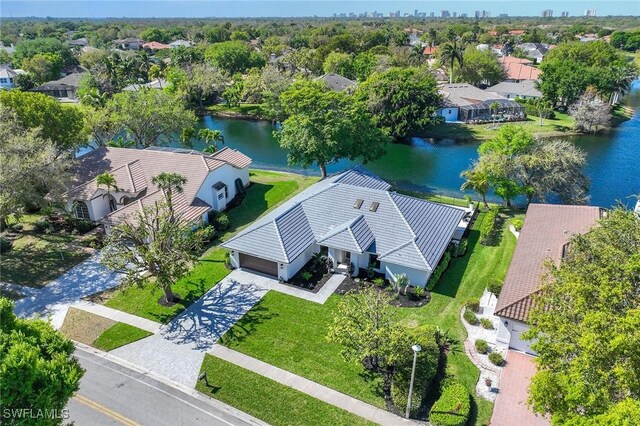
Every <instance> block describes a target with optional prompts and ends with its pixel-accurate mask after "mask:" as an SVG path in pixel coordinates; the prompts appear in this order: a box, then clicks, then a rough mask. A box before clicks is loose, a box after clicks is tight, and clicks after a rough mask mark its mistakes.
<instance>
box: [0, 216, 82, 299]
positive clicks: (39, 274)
mask: <svg viewBox="0 0 640 426" xmlns="http://www.w3.org/2000/svg"><path fill="white" fill-rule="evenodd" d="M41 217H42V216H41V215H38V214H29V215H25V216H22V218H21V219H20V223H21V224H23V226H24V229H23V230H22V231H21V232H19V233H18V238H17V239H15V240H14V241H13V249H12V250H11V251H9V252H7V253H3V254H2V256H1V258H0V270H2V281H6V282H10V283H14V284H20V285H24V286H28V287H38V288H39V287H42V286H44V285H46V284H47V283H48V282H49V281H51V280H53V279H55V278H57V277H58V276H60V275H61V274H62V273H64V272H66V271H68V270H69V269H71V268H72V267H74V266H76V265H77V264H78V263H80V262H82V261H83V260H85V259H86V258H87V257H89V256H90V254H91V251H90V250H89V249H87V248H85V247H83V246H81V245H80V240H81V238H82V237H80V236H77V235H71V234H69V233H66V234H61V233H57V232H56V233H51V234H46V233H36V232H34V230H33V225H34V224H35V223H36V222H37V221H38V220H39V219H40V218H41Z"/></svg>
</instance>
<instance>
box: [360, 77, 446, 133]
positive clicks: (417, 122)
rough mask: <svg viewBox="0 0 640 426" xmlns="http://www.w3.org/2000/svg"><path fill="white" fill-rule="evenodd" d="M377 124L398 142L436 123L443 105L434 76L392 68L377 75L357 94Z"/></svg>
mask: <svg viewBox="0 0 640 426" xmlns="http://www.w3.org/2000/svg"><path fill="white" fill-rule="evenodd" d="M355 97H356V99H358V100H361V101H363V102H365V103H366V105H367V108H368V109H369V111H370V112H371V113H372V114H373V115H374V118H375V121H376V124H377V125H378V126H379V127H380V128H382V129H385V130H387V131H388V132H389V134H390V135H391V136H392V137H394V138H397V139H400V138H404V137H409V136H413V135H414V134H416V133H418V132H420V131H421V130H424V129H427V128H429V127H430V126H432V125H434V124H435V123H436V122H437V118H436V117H435V112H436V110H437V109H438V108H439V107H440V105H441V103H442V97H441V95H440V94H439V92H438V88H437V86H436V82H435V80H434V78H433V76H432V75H431V74H430V73H429V72H428V71H427V70H424V69H420V68H391V69H389V70H388V71H384V72H380V73H374V74H372V75H371V77H369V78H368V79H367V80H366V81H365V82H364V83H362V84H360V85H359V86H358V88H357V90H356V94H355Z"/></svg>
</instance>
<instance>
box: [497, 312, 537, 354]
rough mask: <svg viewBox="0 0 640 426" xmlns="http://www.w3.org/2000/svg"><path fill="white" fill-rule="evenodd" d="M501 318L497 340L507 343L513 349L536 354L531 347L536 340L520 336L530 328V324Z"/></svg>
mask: <svg viewBox="0 0 640 426" xmlns="http://www.w3.org/2000/svg"><path fill="white" fill-rule="evenodd" d="M499 318H500V324H499V325H498V330H497V336H496V341H497V342H499V343H503V344H506V345H508V346H509V347H510V348H512V349H515V350H518V351H522V352H526V353H528V354H532V355H536V353H535V352H534V351H533V350H532V349H531V345H532V344H533V343H534V342H535V341H533V340H532V341H528V340H523V339H522V338H521V337H520V336H521V335H522V333H524V332H525V331H527V330H529V325H528V324H526V323H524V322H521V321H516V320H512V319H509V318H503V317H499ZM505 322H506V324H505Z"/></svg>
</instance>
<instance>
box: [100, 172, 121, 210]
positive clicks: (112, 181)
mask: <svg viewBox="0 0 640 426" xmlns="http://www.w3.org/2000/svg"><path fill="white" fill-rule="evenodd" d="M96 186H97V187H98V188H100V187H101V186H104V187H105V188H106V189H107V193H106V194H104V196H105V197H111V190H113V191H117V190H118V182H116V177H115V176H114V175H113V174H112V173H109V172H104V173H100V174H99V175H98V176H96ZM109 210H111V211H114V210H115V209H114V208H112V206H111V200H109Z"/></svg>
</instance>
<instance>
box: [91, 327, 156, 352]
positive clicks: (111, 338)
mask: <svg viewBox="0 0 640 426" xmlns="http://www.w3.org/2000/svg"><path fill="white" fill-rule="evenodd" d="M151 334H153V333H149V332H148V331H146V330H142V329H140V328H138V327H134V326H132V325H129V324H125V323H123V322H119V323H116V324H114V325H112V326H111V327H109V328H108V329H106V330H105V331H104V333H102V334H101V335H100V337H98V338H97V339H96V340H95V341H94V342H93V346H95V347H96V348H98V349H102V350H103V351H107V352H108V351H111V350H114V349H115V348H119V347H120V346H124V345H128V344H129V343H132V342H135V341H136V340H140V339H144V338H145V337H149V336H151Z"/></svg>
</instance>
